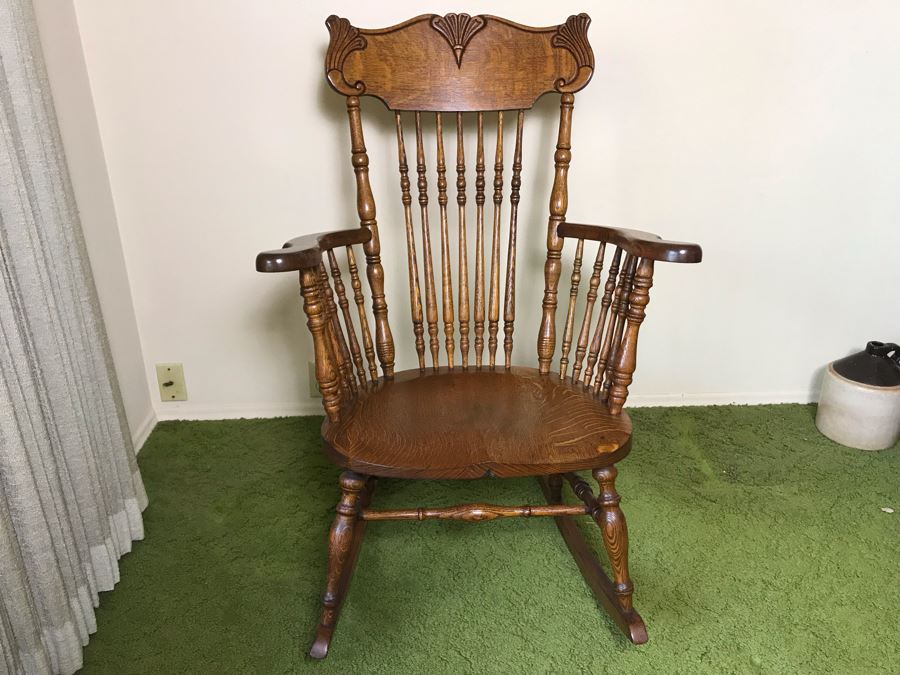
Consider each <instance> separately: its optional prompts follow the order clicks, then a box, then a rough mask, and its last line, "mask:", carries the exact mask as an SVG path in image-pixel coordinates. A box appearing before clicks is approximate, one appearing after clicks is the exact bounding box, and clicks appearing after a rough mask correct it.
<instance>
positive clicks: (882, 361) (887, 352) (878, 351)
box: [832, 340, 900, 387]
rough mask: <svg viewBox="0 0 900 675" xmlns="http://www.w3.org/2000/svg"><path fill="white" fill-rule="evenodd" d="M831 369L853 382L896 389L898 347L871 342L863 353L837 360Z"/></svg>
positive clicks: (899, 359) (899, 375) (899, 363)
mask: <svg viewBox="0 0 900 675" xmlns="http://www.w3.org/2000/svg"><path fill="white" fill-rule="evenodd" d="M832 367H833V368H834V369H835V371H836V372H837V374H838V375H840V376H842V377H846V378H847V379H848V380H853V381H854V382H860V383H861V384H868V385H870V386H872V387H896V386H897V385H900V345H897V344H894V343H893V342H888V343H884V342H877V341H875V340H872V341H870V342H869V343H867V344H866V349H865V351H861V352H857V353H856V354H851V355H850V356H845V357H844V358H842V359H838V360H837V361H835V362H834V363H833V364H832Z"/></svg>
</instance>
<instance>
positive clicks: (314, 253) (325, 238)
mask: <svg viewBox="0 0 900 675" xmlns="http://www.w3.org/2000/svg"><path fill="white" fill-rule="evenodd" d="M371 238H372V232H371V231H370V230H369V229H368V228H365V227H357V228H354V229H352V230H337V231H335V232H319V233H317V234H307V235H304V236H302V237H296V238H294V239H291V240H290V241H289V242H287V243H286V244H285V245H284V246H283V247H282V248H278V249H275V250H274V251H263V252H262V253H260V254H259V255H257V256H256V271H257V272H295V271H297V270H301V269H306V268H310V267H318V266H319V263H321V262H322V253H323V251H328V250H329V249H332V248H337V247H339V246H351V245H353V244H365V243H366V242H367V241H369V240H370V239H371Z"/></svg>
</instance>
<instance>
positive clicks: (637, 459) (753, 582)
mask: <svg viewBox="0 0 900 675" xmlns="http://www.w3.org/2000/svg"><path fill="white" fill-rule="evenodd" d="M813 414H814V409H813V408H812V407H810V406H801V405H780V406H753V407H742V406H727V407H706V408H655V409H638V410H634V411H633V412H632V417H633V419H634V422H635V429H636V430H637V433H636V434H635V438H634V446H633V451H632V454H631V456H630V457H628V458H627V459H626V460H625V461H624V462H622V463H621V464H620V465H619V469H620V473H619V481H618V486H619V491H620V492H621V493H622V495H623V502H622V505H623V508H624V511H625V514H626V516H627V518H628V526H629V529H630V534H631V542H632V545H631V571H632V576H633V578H634V581H635V588H636V591H635V605H636V607H637V608H638V610H639V611H640V612H641V614H642V615H643V617H644V620H645V621H646V622H647V627H648V632H649V634H650V642H649V643H648V644H646V645H643V646H641V647H635V646H633V645H631V644H630V643H629V642H627V641H626V640H625V639H624V637H622V636H621V634H620V633H619V632H618V630H616V629H615V627H614V626H613V624H612V622H611V621H610V620H609V619H608V618H607V617H606V615H605V614H604V613H603V612H602V610H601V609H600V608H599V607H598V605H597V603H596V602H595V601H594V599H593V597H592V596H591V594H590V592H589V590H588V589H587V586H586V585H585V584H584V582H583V581H582V579H581V576H580V575H579V573H578V570H577V568H576V567H575V564H574V561H573V560H572V559H571V557H570V556H569V553H568V551H567V549H566V548H565V545H564V544H563V541H562V538H561V537H560V536H559V534H558V533H557V531H556V527H555V526H554V524H553V521H552V520H551V519H544V518H536V519H532V520H522V519H504V520H498V521H494V522H488V523H477V524H466V523H453V522H438V521H428V522H424V523H415V522H413V523H397V522H378V523H372V524H371V525H370V526H369V529H368V531H367V533H366V541H365V544H364V545H363V549H362V553H361V555H360V560H359V567H358V569H357V573H356V576H355V577H354V580H353V583H352V585H351V587H350V594H349V599H348V601H347V603H346V605H345V607H344V610H343V615H342V616H341V620H340V623H339V624H338V628H337V632H336V635H335V639H334V641H333V643H332V647H331V653H330V655H329V657H328V658H327V659H326V660H325V661H323V662H314V661H311V660H309V659H308V658H307V657H306V650H307V648H308V646H309V644H310V640H311V639H312V636H313V630H314V627H315V623H316V618H317V614H318V598H319V594H320V592H321V590H322V585H323V580H324V576H325V564H326V553H325V542H326V537H327V532H328V528H329V526H330V523H331V519H332V516H333V508H334V504H335V502H336V499H337V481H336V478H337V474H338V471H337V470H336V469H335V468H334V467H333V466H331V465H330V464H329V463H328V462H327V461H326V460H325V459H324V457H323V455H322V454H321V452H320V450H319V447H318V428H319V424H320V418H313V417H307V418H284V419H274V420H236V421H221V422H166V423H162V424H160V425H159V426H157V428H156V430H155V431H154V432H153V434H152V436H151V437H150V439H149V441H148V442H147V444H146V445H145V446H144V449H143V450H142V452H141V454H140V465H141V469H142V471H143V476H144V481H145V482H146V486H147V492H148V493H149V495H150V506H149V508H148V509H147V511H146V512H145V516H144V519H145V520H144V524H145V528H146V537H145V539H144V541H142V542H138V543H136V544H135V548H134V551H133V552H132V553H130V554H129V555H127V556H125V557H124V558H123V559H122V563H121V576H122V578H121V581H120V582H119V584H118V586H117V587H116V589H115V590H114V591H112V592H110V593H104V594H102V597H101V601H100V608H99V610H98V612H97V619H98V631H97V633H96V634H95V635H93V636H92V638H91V641H90V644H89V645H88V647H87V648H86V651H85V670H84V672H86V673H114V674H116V675H124V674H127V673H293V672H317V673H366V674H369V673H541V672H556V673H582V672H585V673H586V672H591V673H606V672H609V673H691V674H693V673H841V674H846V673H890V672H892V673H898V672H900V618H898V613H900V580H898V565H900V446H895V447H894V448H892V449H890V450H885V451H882V452H878V453H865V452H860V451H856V450H851V449H849V448H844V447H841V446H839V445H836V444H834V443H831V442H830V441H828V440H827V439H825V438H823V437H822V436H821V435H819V434H818V432H817V431H816V429H815V426H814V425H813ZM567 493H568V489H567ZM568 495H569V498H570V499H571V498H572V497H571V494H570V493H568ZM476 500H491V501H495V502H499V503H509V504H517V503H526V502H531V503H540V502H541V501H542V497H541V495H540V492H539V489H538V487H537V485H536V483H535V482H534V480H532V479H522V480H518V479H517V480H506V481H498V480H493V481H491V480H484V481H472V482H441V483H420V482H405V481H395V480H384V481H382V482H381V483H380V484H379V488H378V491H377V492H376V496H375V505H376V506H380V507H386V506H392V507H399V506H421V505H432V506H437V505H450V504H453V503H459V502H466V501H476ZM882 507H893V508H894V509H895V510H896V511H897V512H896V513H885V512H883V511H882V510H881V509H882ZM582 520H585V530H586V531H587V532H588V534H589V536H590V537H591V541H593V542H594V544H595V545H597V546H602V544H601V543H600V540H599V536H598V535H599V531H598V530H597V528H596V527H594V526H590V527H589V525H590V521H588V520H586V519H582Z"/></svg>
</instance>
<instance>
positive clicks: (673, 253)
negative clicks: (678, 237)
mask: <svg viewBox="0 0 900 675" xmlns="http://www.w3.org/2000/svg"><path fill="white" fill-rule="evenodd" d="M557 231H558V232H559V235H560V236H561V237H569V238H571V239H590V240H592V241H608V242H611V243H613V244H615V245H616V246H621V247H622V248H623V249H624V250H625V251H627V252H628V253H632V254H634V255H636V256H640V257H641V258H650V259H651V260H662V261H665V262H676V263H698V262H700V261H701V260H702V259H703V249H701V248H700V246H699V245H698V244H691V243H689V242H685V241H666V240H665V239H661V238H660V237H659V236H657V235H655V234H652V233H650V232H641V231H640V230H626V229H624V228H618V227H604V226H602V225H581V224H579V223H568V222H566V223H560V225H559V229H558V230H557Z"/></svg>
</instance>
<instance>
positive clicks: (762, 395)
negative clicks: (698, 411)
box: [627, 390, 819, 408]
mask: <svg viewBox="0 0 900 675" xmlns="http://www.w3.org/2000/svg"><path fill="white" fill-rule="evenodd" d="M818 398H819V393H818V392H817V391H810V390H806V391H773V392H743V393H741V392H738V393H722V392H717V393H709V394H634V395H632V396H629V397H628V403H627V407H628V408H647V407H651V406H661V407H669V408H675V407H680V406H688V405H765V404H769V403H814V402H815V401H817V400H818Z"/></svg>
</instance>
